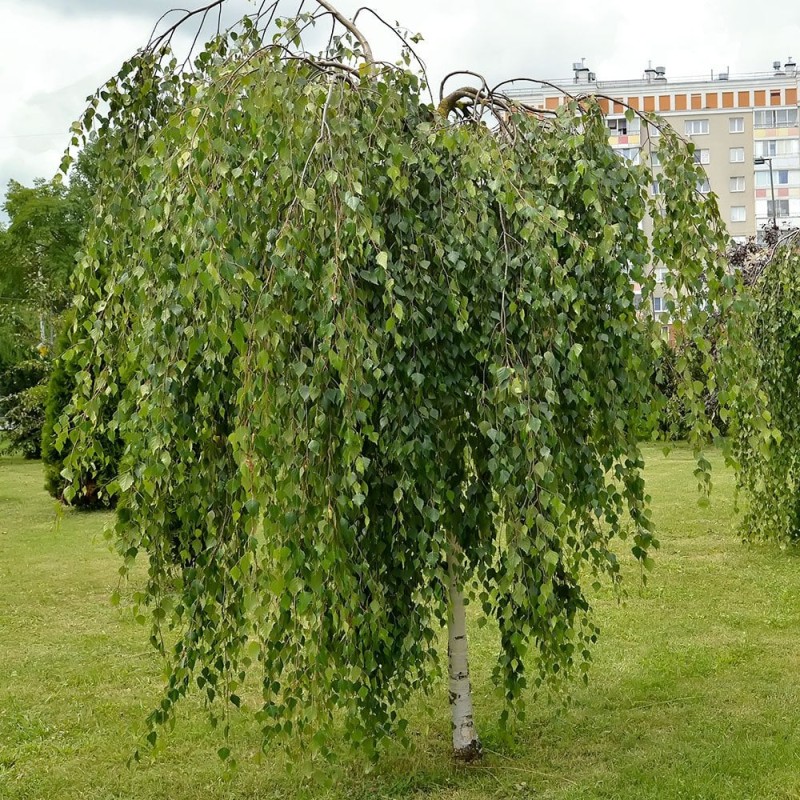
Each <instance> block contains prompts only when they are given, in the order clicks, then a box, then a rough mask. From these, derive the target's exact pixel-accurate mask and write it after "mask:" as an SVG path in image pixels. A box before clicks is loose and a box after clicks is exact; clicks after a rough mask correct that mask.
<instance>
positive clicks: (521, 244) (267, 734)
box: [56, 18, 730, 752]
mask: <svg viewBox="0 0 800 800" xmlns="http://www.w3.org/2000/svg"><path fill="white" fill-rule="evenodd" d="M303 21H307V18H306V19H304V20H301V21H299V22H291V23H288V28H287V35H286V37H285V38H284V39H282V40H281V43H280V44H274V43H273V44H272V45H269V44H266V45H265V43H264V41H263V38H262V36H263V33H262V31H261V30H259V28H258V25H257V23H255V22H253V21H252V20H245V21H244V23H243V24H242V26H241V28H240V29H239V31H238V34H234V35H232V36H223V37H220V38H218V39H215V40H214V41H212V42H211V43H210V44H209V45H208V47H207V48H206V50H205V51H204V52H203V54H202V55H201V56H200V57H199V58H198V59H197V61H196V63H195V69H194V71H192V72H186V71H182V70H181V69H180V67H179V66H178V64H177V63H176V62H175V61H171V60H170V59H169V56H168V55H166V54H165V53H164V52H162V51H160V50H157V51H156V52H155V53H153V52H151V51H149V50H145V51H144V52H143V53H141V54H139V55H137V56H136V57H135V58H134V59H133V60H132V61H130V62H128V63H127V64H126V65H125V67H124V68H123V70H122V71H121V73H120V74H119V75H118V76H117V77H116V78H114V79H112V80H111V81H109V82H108V83H107V84H106V85H105V87H104V88H103V90H102V92H101V93H100V94H99V96H98V97H97V98H95V102H94V103H93V105H92V107H91V108H90V109H89V111H88V112H87V116H86V117H85V118H84V120H83V125H84V130H86V131H89V130H95V131H97V133H98V135H99V153H100V155H99V158H98V162H97V163H98V169H99V174H100V175H101V176H105V177H106V178H107V180H105V181H102V182H101V183H100V189H99V192H98V197H97V199H96V202H97V203H98V206H97V207H98V208H102V209H103V215H102V216H98V218H97V221H96V223H95V224H94V225H92V226H91V227H90V229H89V233H88V237H87V242H86V247H85V255H84V258H83V260H82V262H81V267H80V270H79V273H78V276H77V284H76V285H77V290H78V298H77V319H76V322H75V324H74V326H73V328H72V331H71V340H70V344H71V346H70V348H69V349H68V351H67V354H66V357H67V359H69V360H71V361H74V363H75V364H76V367H77V370H79V371H78V372H77V378H76V391H75V394H74V398H73V402H72V404H71V406H70V407H69V409H68V413H67V414H66V415H65V416H64V417H63V418H62V420H61V422H60V423H59V424H58V425H57V426H56V428H57V435H58V436H59V441H60V443H61V445H63V446H65V447H67V449H68V450H69V451H70V455H69V457H68V459H67V466H66V468H65V471H64V474H65V476H66V477H67V479H68V480H69V481H71V482H72V484H73V486H72V487H71V488H70V489H68V492H67V494H68V495H70V494H73V493H77V494H79V493H80V488H77V489H76V488H75V487H80V486H81V485H82V484H83V483H84V482H85V478H86V476H87V475H94V474H97V473H98V471H101V470H103V469H105V468H107V467H108V466H109V465H110V460H111V456H110V453H109V446H108V444H109V442H113V443H114V445H115V446H117V447H119V448H120V449H121V450H122V458H121V462H120V466H119V480H118V485H117V487H116V491H117V493H118V497H119V504H118V524H117V543H118V548H119V551H120V553H121V554H122V555H123V556H124V559H125V568H126V569H127V568H130V566H131V565H132V564H133V562H134V561H135V559H136V558H137V556H138V555H139V554H140V553H143V554H146V555H147V559H148V564H149V570H148V583H147V587H146V588H145V589H144V590H143V591H142V592H141V593H139V595H138V597H137V599H138V600H139V602H140V603H141V604H142V605H143V606H147V607H149V609H150V612H151V614H152V621H153V631H152V636H151V641H152V643H153V644H154V646H156V647H157V648H159V650H161V651H162V652H163V653H164V655H165V656H166V657H167V658H168V660H169V670H170V672H169V674H170V677H169V680H168V684H167V687H166V691H165V693H164V697H163V700H162V703H161V706H160V707H159V708H158V709H157V711H156V712H154V714H153V716H152V719H151V721H152V722H153V723H154V724H159V723H165V722H168V721H170V720H172V719H173V714H174V712H175V706H176V704H177V703H178V702H179V700H180V699H181V698H182V697H184V696H185V695H186V694H187V693H188V692H189V691H190V690H191V689H199V690H200V691H201V692H202V693H203V695H204V696H205V697H206V698H207V699H208V700H209V701H214V700H215V699H217V698H221V699H224V700H226V701H229V702H230V703H232V704H233V705H236V706H238V705H239V704H240V689H239V687H240V686H241V684H242V682H243V681H244V680H245V677H246V675H247V674H248V673H249V672H251V671H253V672H256V673H257V674H258V675H259V676H260V681H261V688H262V691H261V697H262V703H261V706H260V708H259V709H258V710H257V711H256V712H255V716H256V719H257V720H258V722H259V725H260V728H261V732H262V735H263V737H264V740H265V742H266V741H269V740H271V739H273V738H275V737H277V736H278V735H280V734H283V735H286V734H290V733H292V734H295V733H300V734H306V733H307V734H309V735H311V734H313V742H314V744H315V745H316V746H318V747H321V748H323V749H324V748H325V742H326V731H328V729H329V727H330V725H331V724H332V723H333V720H334V718H335V716H336V712H337V711H343V712H344V720H345V735H346V737H347V738H348V739H349V740H351V741H353V742H356V743H359V744H361V745H362V746H363V747H364V748H365V749H367V750H368V751H369V752H374V748H375V745H376V743H378V742H379V741H380V740H381V739H382V738H383V737H385V736H387V735H388V734H389V733H392V732H399V733H400V734H402V732H403V729H404V725H405V723H404V720H403V716H402V707H403V705H404V703H405V702H406V700H407V699H408V698H409V696H410V695H411V693H412V692H413V691H415V690H417V689H419V688H422V689H428V688H430V687H431V686H432V685H433V684H432V682H433V680H434V679H435V677H436V675H437V674H438V672H439V669H440V666H439V665H440V656H441V653H440V644H439V638H438V636H437V634H438V631H439V629H440V627H441V626H442V625H444V624H446V622H447V618H448V608H447V581H448V575H447V563H446V560H447V554H448V552H449V553H453V552H455V553H457V554H459V555H460V556H461V565H460V566H461V580H462V582H463V583H464V585H465V589H466V591H467V592H468V593H469V594H470V596H471V597H472V598H473V599H474V600H475V601H476V602H477V604H478V606H479V607H480V608H481V610H482V612H483V613H484V614H485V615H486V616H488V617H490V618H492V619H493V620H495V621H496V623H497V625H498V626H499V630H500V653H499V656H498V660H497V665H496V669H495V680H496V682H497V683H498V685H499V686H500V688H501V691H502V694H503V696H504V698H505V700H506V701H507V703H508V704H509V706H510V707H511V708H513V709H515V710H517V711H518V710H520V705H519V700H520V698H521V696H522V693H523V690H524V688H525V687H526V686H537V687H538V686H540V685H548V686H550V685H554V682H557V681H558V679H560V678H561V676H562V675H564V674H571V673H572V672H573V671H574V670H576V669H581V670H584V669H585V668H586V666H587V665H588V661H589V659H590V656H591V653H590V645H591V644H592V643H593V642H594V641H595V639H596V637H597V628H596V625H595V624H594V622H593V620H592V617H591V613H590V611H591V610H590V604H589V601H588V599H587V595H586V591H585V582H586V581H587V580H588V581H589V582H592V581H593V580H601V579H603V578H605V579H607V580H609V581H610V583H611V584H612V585H617V584H618V582H619V579H620V566H619V562H618V558H617V555H616V552H615V550H614V549H613V544H614V541H615V540H616V539H617V538H625V537H630V540H631V541H630V544H631V548H632V551H633V555H634V556H635V557H636V558H637V559H639V561H641V562H642V563H643V564H644V565H645V566H649V564H650V558H649V556H648V550H649V548H650V547H651V546H652V545H653V536H652V525H651V521H650V515H649V511H648V507H647V502H646V500H647V498H646V495H645V489H644V483H643V479H642V457H641V453H640V450H639V446H638V444H637V440H636V431H637V429H638V427H639V425H640V422H641V420H642V419H643V418H646V417H648V416H650V415H652V414H653V413H654V410H655V409H657V408H660V403H661V402H662V401H663V398H660V397H657V396H656V395H657V394H658V393H657V392H656V391H654V389H653V386H652V383H651V381H650V376H651V372H652V367H653V356H654V352H655V351H656V349H657V348H658V346H659V345H658V342H660V332H659V329H658V326H657V325H655V324H653V321H652V320H650V319H643V318H640V317H639V315H638V314H637V313H636V309H635V307H634V294H633V286H632V282H633V281H635V282H637V283H639V284H640V285H641V286H642V287H643V295H644V297H645V298H647V297H648V296H649V293H650V291H651V290H652V288H653V278H652V276H650V275H649V274H648V269H647V268H648V265H649V264H651V263H652V262H653V261H654V260H657V261H659V262H661V263H663V264H664V265H666V266H667V267H669V268H670V269H671V271H672V272H671V278H670V282H671V288H672V289H673V291H674V296H675V297H676V298H678V299H677V301H676V308H675V309H673V311H674V313H675V314H676V315H678V316H679V317H680V319H681V320H682V322H683V326H684V331H685V335H686V336H687V337H688V338H689V339H690V340H691V339H693V337H698V345H697V346H698V353H700V356H701V357H700V360H699V363H700V365H701V367H702V368H703V369H704V370H705V371H706V372H709V371H710V370H711V368H712V362H713V359H712V358H711V355H710V353H709V352H708V350H707V349H706V348H704V347H703V340H702V330H703V326H704V324H705V323H706V321H707V319H708V315H709V313H710V311H712V310H714V309H715V308H719V307H720V304H722V303H724V302H727V301H725V299H724V289H725V288H726V287H727V286H728V285H729V284H730V281H729V280H728V279H727V278H725V276H724V264H723V263H722V261H721V260H720V259H719V258H718V256H717V252H718V247H719V245H720V243H721V242H722V241H723V229H722V225H721V224H720V222H719V220H718V216H717V213H716V206H715V203H714V200H713V198H709V199H704V198H703V197H701V196H700V195H698V193H697V191H696V187H697V183H698V179H699V177H700V173H699V169H700V168H699V167H698V166H697V165H695V163H694V159H693V157H692V153H691V150H690V149H687V148H686V146H685V145H684V143H683V142H682V141H681V140H680V139H679V138H678V137H677V136H676V135H675V134H674V133H673V132H671V130H670V129H669V128H665V129H664V130H663V133H662V135H661V136H660V137H659V138H658V144H657V147H658V152H659V154H660V160H661V163H662V165H663V167H662V174H661V175H660V177H659V182H660V185H661V190H662V194H661V195H660V196H659V197H657V198H653V197H652V196H650V195H649V193H648V187H649V186H650V185H651V182H652V175H651V174H650V172H649V170H648V168H647V167H646V166H644V165H641V166H639V165H632V164H630V163H627V162H625V161H623V160H621V159H620V158H619V157H618V156H617V154H615V153H614V151H613V150H612V149H611V148H610V147H609V144H608V139H607V129H606V127H605V123H604V119H603V115H602V112H601V110H600V107H599V105H598V104H597V103H596V101H594V100H593V99H591V98H589V99H583V100H580V101H572V102H570V103H568V104H567V105H565V106H564V107H563V108H562V109H560V110H559V112H558V113H557V114H555V115H553V116H543V115H541V114H536V113H531V112H530V110H528V109H524V108H520V107H515V106H514V105H513V103H512V101H510V100H508V99H507V98H502V96H499V95H491V96H490V95H488V94H485V95H484V96H482V97H481V96H480V95H479V96H477V97H476V96H475V90H472V95H471V97H472V100H473V102H472V104H471V107H472V109H473V112H470V113H472V114H473V117H472V118H469V117H470V114H469V113H467V114H466V116H467V117H468V119H467V121H465V122H457V121H455V117H456V116H457V115H458V114H459V113H460V112H463V111H464V110H465V109H466V108H469V107H470V103H469V98H470V95H469V94H466V95H464V93H461V95H460V96H458V97H456V98H455V99H452V98H451V101H445V103H443V105H442V106H441V107H440V108H439V110H438V111H437V109H436V108H434V107H432V106H431V105H430V104H429V103H427V102H425V100H424V97H423V94H422V91H423V86H422V84H421V82H420V79H419V77H418V76H416V75H414V74H412V72H410V71H409V70H408V69H406V68H395V67H388V66H385V65H379V64H376V63H371V62H370V61H369V60H363V61H361V62H360V64H359V66H358V67H357V68H354V67H350V66H347V65H342V64H338V65H336V64H333V65H332V62H339V61H341V60H342V59H344V60H347V61H348V63H356V62H357V60H358V57H359V52H360V48H359V47H358V45H355V46H354V52H351V51H350V50H348V49H347V48H348V47H349V45H347V44H346V43H347V41H348V40H347V37H337V38H335V39H334V40H333V42H334V43H333V45H332V50H331V51H330V52H328V53H326V54H325V58H324V59H318V60H316V61H314V60H313V59H308V58H306V57H300V56H297V57H295V56H292V55H287V49H286V48H287V47H289V46H290V45H292V44H293V43H295V34H296V32H297V26H298V25H299V24H300V22H303ZM101 101H107V103H108V107H109V111H108V112H107V113H106V112H103V111H102V110H101V108H102V107H101V106H100V102H101ZM484 104H485V105H486V106H489V107H492V108H493V109H494V111H495V112H496V113H497V114H498V116H499V117H500V118H502V121H501V128H500V130H499V131H496V132H495V131H492V130H490V128H489V127H487V126H486V125H484V124H482V122H478V121H475V119H474V115H477V116H478V117H480V111H479V110H475V109H478V108H479V107H481V106H482V105H484ZM650 123H651V124H655V121H654V120H650ZM648 216H649V217H651V218H652V220H653V222H652V225H653V233H652V237H651V238H650V239H648V237H647V236H646V235H645V233H644V232H643V230H642V225H641V224H642V222H643V220H644V219H645V218H646V217H648ZM678 371H679V375H680V377H681V381H680V392H681V397H682V401H683V402H684V404H685V405H686V408H687V409H688V412H689V413H690V414H691V415H692V419H693V420H696V421H698V422H697V424H695V425H694V426H693V427H694V428H695V430H696V431H697V432H698V435H702V434H703V433H704V432H707V431H708V430H710V426H709V425H708V423H702V422H699V421H701V420H702V418H703V414H704V407H703V400H702V392H703V390H704V387H703V384H702V383H700V382H698V381H696V380H693V379H692V376H691V374H690V371H689V367H688V366H686V364H683V365H679V367H678ZM704 426H705V427H704ZM706 468H707V464H706V463H705V462H704V461H701V463H700V465H699V467H698V470H699V474H701V475H702V474H703V472H704V471H705V469H706ZM167 630H169V633H167ZM167 642H168V643H169V644H167ZM156 735H157V734H156V730H155V729H153V730H152V731H151V735H150V739H151V741H155V738H156Z"/></svg>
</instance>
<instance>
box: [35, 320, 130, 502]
mask: <svg viewBox="0 0 800 800" xmlns="http://www.w3.org/2000/svg"><path fill="white" fill-rule="evenodd" d="M73 316H74V315H71V314H70V315H69V316H68V318H67V320H66V325H65V328H64V330H63V331H62V332H61V335H60V336H59V338H58V339H57V340H56V344H55V350H54V356H55V358H54V360H53V367H52V372H51V374H50V379H49V382H48V384H47V404H46V406H45V409H44V420H43V425H42V429H41V440H42V445H41V457H42V461H43V462H44V474H45V488H46V489H47V491H48V492H49V493H50V494H51V495H52V496H53V497H55V498H57V499H62V497H63V495H64V489H65V487H66V482H65V479H64V476H63V475H62V474H61V473H62V471H63V469H64V453H63V451H62V449H61V448H60V447H59V444H58V442H57V441H56V434H55V427H56V425H57V423H58V421H59V419H60V418H61V415H62V414H63V413H64V411H65V409H66V408H67V406H68V405H69V403H70V400H71V399H72V394H73V392H74V391H75V368H76V364H75V362H74V361H68V360H66V359H65V358H62V356H63V354H64V351H65V349H66V347H67V345H68V342H69V329H70V327H71V325H72V321H73ZM107 454H108V456H109V458H108V460H107V462H106V465H105V469H104V471H102V472H99V473H97V474H89V475H86V476H85V478H84V483H83V485H82V486H81V488H80V491H79V492H78V493H77V495H76V497H75V498H73V500H74V504H76V505H79V506H80V507H81V508H93V507H95V506H101V507H102V506H107V505H109V503H110V502H111V498H110V496H109V494H108V492H107V491H106V487H107V485H108V484H109V483H110V482H111V481H112V480H113V479H114V478H115V477H116V474H117V459H116V457H115V456H116V451H115V449H114V445H113V444H112V443H110V442H109V443H107Z"/></svg>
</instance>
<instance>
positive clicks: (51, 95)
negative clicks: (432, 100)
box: [0, 0, 800, 194]
mask: <svg viewBox="0 0 800 800" xmlns="http://www.w3.org/2000/svg"><path fill="white" fill-rule="evenodd" d="M366 1H367V0H360V2H358V3H357V2H355V0H341V2H339V3H338V7H339V8H340V9H341V10H342V11H345V12H348V11H352V10H354V9H355V8H356V7H357V6H358V5H360V4H361V2H366ZM205 2H207V0H182V2H176V0H0V188H2V190H3V191H2V193H3V194H4V192H5V186H6V184H7V183H8V180H9V179H11V178H14V179H16V180H19V181H22V182H23V183H29V182H30V181H32V180H33V178H34V177H37V176H42V177H47V178H49V177H52V175H53V174H54V173H55V171H56V169H57V168H58V163H59V161H60V157H61V153H62V152H63V149H64V146H65V145H66V143H67V141H68V139H69V136H68V133H67V131H68V129H69V125H70V123H71V122H72V121H73V120H75V119H76V118H77V117H78V116H79V115H80V114H81V112H82V111H83V109H84V106H85V99H86V96H87V95H88V94H89V93H91V92H92V91H93V90H94V89H95V88H96V87H97V86H98V85H99V84H100V83H102V82H103V80H104V79H106V78H108V77H109V76H110V75H112V74H113V73H114V72H116V70H117V68H118V67H119V65H120V64H121V62H122V61H123V60H124V59H125V58H126V57H127V56H129V55H131V54H132V53H133V52H134V51H135V50H136V49H137V48H138V47H139V46H140V45H142V44H143V43H144V42H146V41H147V39H148V36H149V34H150V30H151V28H152V26H153V24H154V23H155V21H156V20H157V19H158V17H159V16H160V15H161V14H162V13H163V12H165V11H167V10H169V9H170V8H173V7H175V6H176V5H178V6H188V7H190V8H195V7H197V6H198V5H204V4H205ZM312 2H313V0H309V2H308V3H307V6H309V7H310V6H311V3H312ZM227 3H228V6H229V8H228V11H227V12H226V13H227V16H228V19H230V20H232V19H233V18H235V17H236V16H240V15H241V13H242V12H243V11H247V10H252V8H253V6H252V5H251V3H250V2H249V0H227ZM291 7H292V4H291V3H287V5H286V8H287V10H288V9H289V8H291ZM372 7H373V8H375V9H376V10H377V11H378V12H379V13H381V14H382V15H383V16H384V17H386V18H389V19H390V20H391V21H394V20H399V21H400V22H401V23H402V24H403V25H404V26H406V27H407V28H409V29H410V30H412V31H419V32H421V33H422V34H423V36H424V38H425V41H424V42H422V43H421V44H420V46H419V51H420V55H422V57H423V58H424V59H425V60H426V61H427V64H428V68H429V73H430V75H431V77H432V82H434V83H435V84H436V85H437V86H438V81H439V79H440V78H441V76H442V75H443V74H444V73H445V72H449V71H450V70H451V69H458V68H471V69H473V70H476V71H479V72H483V73H485V74H486V75H487V77H488V78H490V79H494V80H496V81H499V80H501V79H503V78H506V77H516V76H523V75H525V76H527V75H530V76H536V77H541V78H563V77H568V76H570V75H571V64H572V62H573V61H577V60H580V59H581V58H582V57H585V58H586V63H587V65H588V66H590V67H591V69H592V70H594V71H595V72H596V73H597V76H598V79H599V80H614V79H622V78H631V77H640V76H641V73H642V70H643V69H644V67H645V66H646V64H647V61H648V60H649V59H652V61H653V64H654V65H655V64H663V65H665V66H666V67H667V77H668V78H669V77H670V76H678V75H709V74H710V72H711V70H712V69H713V70H714V72H715V73H716V72H717V71H719V70H720V69H721V68H725V67H730V69H731V77H735V74H736V73H743V72H755V71H762V70H769V69H770V65H771V64H772V62H773V61H774V60H776V59H781V60H782V61H785V60H786V57H787V56H790V55H791V56H795V57H800V52H795V50H798V51H800V3H783V4H781V5H780V7H779V10H778V11H777V13H773V7H772V6H766V5H764V4H763V3H756V2H753V0H749V1H748V0H669V2H663V1H662V2H631V0H625V2H623V0H593V2H585V1H584V0H571V2H558V1H557V0H488V1H487V0H372ZM774 8H778V7H774ZM363 28H364V30H365V32H366V33H367V34H368V35H370V33H373V34H374V37H375V38H374V44H376V45H377V48H376V49H378V50H381V48H382V47H383V46H385V45H388V42H386V40H385V39H384V38H383V37H382V36H381V35H380V34H378V33H376V32H375V28H374V26H373V25H372V24H371V23H369V22H367V21H366V20H364V22H363ZM370 38H372V37H370ZM384 52H387V51H384ZM376 55H378V53H376ZM387 55H388V56H389V57H390V58H393V56H394V53H393V52H387Z"/></svg>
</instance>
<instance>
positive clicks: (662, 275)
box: [656, 267, 669, 299]
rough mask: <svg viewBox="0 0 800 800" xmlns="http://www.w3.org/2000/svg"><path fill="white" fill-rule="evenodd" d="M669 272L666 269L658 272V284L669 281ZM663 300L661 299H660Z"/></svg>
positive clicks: (659, 269) (660, 268)
mask: <svg viewBox="0 0 800 800" xmlns="http://www.w3.org/2000/svg"><path fill="white" fill-rule="evenodd" d="M668 271H669V270H667V268H666V267H659V268H658V269H657V270H656V283H664V282H665V281H666V280H667V272H668ZM659 299H661V298H659Z"/></svg>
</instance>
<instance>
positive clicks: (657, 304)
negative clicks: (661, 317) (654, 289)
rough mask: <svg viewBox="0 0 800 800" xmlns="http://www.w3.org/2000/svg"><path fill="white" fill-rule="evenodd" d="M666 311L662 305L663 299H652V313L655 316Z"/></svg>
mask: <svg viewBox="0 0 800 800" xmlns="http://www.w3.org/2000/svg"><path fill="white" fill-rule="evenodd" d="M665 310H666V306H665V305H664V298H663V297H654V298H653V311H655V313H656V314H659V313H661V312H662V311H665Z"/></svg>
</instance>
